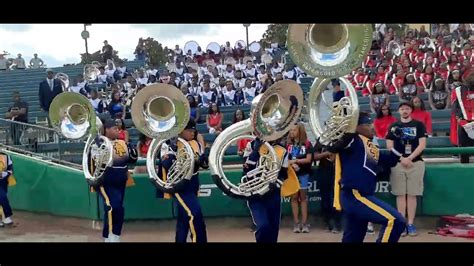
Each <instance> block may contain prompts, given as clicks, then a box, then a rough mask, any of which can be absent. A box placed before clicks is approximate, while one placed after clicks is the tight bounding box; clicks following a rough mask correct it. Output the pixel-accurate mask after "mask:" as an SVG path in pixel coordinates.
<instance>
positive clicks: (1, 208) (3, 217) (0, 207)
mask: <svg viewBox="0 0 474 266" xmlns="http://www.w3.org/2000/svg"><path fill="white" fill-rule="evenodd" d="M0 217H1V218H2V221H3V220H5V213H4V212H3V206H2V205H0Z"/></svg>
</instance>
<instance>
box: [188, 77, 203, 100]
mask: <svg viewBox="0 0 474 266" xmlns="http://www.w3.org/2000/svg"><path fill="white" fill-rule="evenodd" d="M188 90H189V94H190V95H192V96H194V98H195V99H196V101H197V102H199V101H198V99H199V94H200V93H201V90H202V89H201V86H199V83H198V78H197V77H193V78H192V80H191V86H189V87H188Z"/></svg>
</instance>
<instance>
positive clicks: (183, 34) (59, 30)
mask: <svg viewBox="0 0 474 266" xmlns="http://www.w3.org/2000/svg"><path fill="white" fill-rule="evenodd" d="M267 26H268V24H252V25H251V26H250V27H249V42H250V43H251V42H252V41H258V40H260V39H261V38H262V35H263V33H264V32H265V30H266V29H267ZM83 29H84V25H83V24H0V52H3V51H7V52H9V53H10V54H11V55H10V56H8V57H16V55H17V54H18V53H21V54H22V56H23V58H25V60H26V61H27V63H28V62H29V60H30V59H31V58H32V57H33V54H34V53H37V54H38V56H39V57H40V58H42V59H43V61H44V62H45V64H47V65H48V66H49V67H56V66H62V65H63V64H68V63H69V64H70V63H78V62H80V55H79V54H80V53H84V52H85V44H84V40H83V39H82V38H81V32H82V30H83ZM87 30H88V31H89V33H90V38H89V39H88V46H89V53H93V52H95V51H97V50H100V49H101V48H102V46H103V41H104V40H108V41H109V44H110V45H112V46H113V47H114V50H117V51H118V52H119V57H120V58H128V59H129V60H133V59H134V58H135V57H134V55H133V52H134V50H135V47H136V45H137V43H138V39H139V38H140V37H143V38H146V37H153V38H155V40H157V41H159V42H160V43H162V44H163V45H164V46H168V47H170V48H174V46H175V45H176V44H179V46H180V47H181V48H183V46H184V44H185V43H186V42H187V41H189V40H194V41H196V42H198V43H199V45H200V46H201V47H202V48H203V50H204V49H205V47H206V46H207V45H208V44H209V43H210V42H218V43H219V44H224V43H225V42H226V41H230V42H231V44H232V46H233V45H234V44H235V42H236V41H238V40H244V41H245V38H246V36H245V27H244V26H243V25H242V24H92V25H91V26H88V27H87ZM13 55H14V56H13Z"/></svg>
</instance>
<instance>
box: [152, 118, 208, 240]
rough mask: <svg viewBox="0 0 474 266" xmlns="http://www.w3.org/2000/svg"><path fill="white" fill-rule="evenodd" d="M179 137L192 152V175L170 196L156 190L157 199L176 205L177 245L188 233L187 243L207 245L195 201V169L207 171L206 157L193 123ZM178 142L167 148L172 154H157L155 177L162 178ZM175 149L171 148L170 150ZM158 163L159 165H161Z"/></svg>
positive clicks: (197, 180)
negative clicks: (189, 236) (170, 199)
mask: <svg viewBox="0 0 474 266" xmlns="http://www.w3.org/2000/svg"><path fill="white" fill-rule="evenodd" d="M179 137H181V138H183V139H184V140H186V141H187V142H188V143H189V145H191V148H192V149H193V151H194V156H195V164H194V173H193V176H192V177H191V179H190V180H185V181H184V182H185V183H184V184H183V185H182V186H181V187H180V188H179V189H178V190H177V191H176V192H175V193H173V194H168V193H162V192H161V191H160V190H158V189H157V194H156V195H157V197H158V198H168V199H169V198H171V197H173V198H174V199H175V203H176V206H177V211H178V215H177V221H176V236H175V241H176V242H177V243H185V242H186V239H187V238H188V234H189V232H191V241H192V242H193V243H205V242H207V233H206V224H205V222H204V216H203V215H202V210H201V205H200V204H199V200H198V192H199V168H200V167H202V168H205V169H207V168H208V161H207V156H206V155H205V153H204V147H203V146H202V144H201V143H200V141H198V139H199V137H198V136H197V130H196V123H195V122H194V121H193V120H189V121H188V124H187V125H186V127H185V129H184V130H183V131H182V132H181V133H180V134H179ZM180 145H182V144H181V143H180V142H178V144H177V145H169V146H170V147H171V149H172V150H173V152H171V153H168V154H161V157H160V158H161V159H162V160H160V163H159V164H158V175H159V176H162V177H163V179H165V178H166V173H167V172H168V171H169V169H170V168H171V166H172V164H173V162H174V161H175V160H176V155H175V154H176V152H177V150H179V147H180ZM173 146H175V147H174V148H172V147H173ZM161 161H162V162H161Z"/></svg>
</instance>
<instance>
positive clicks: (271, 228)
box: [242, 139, 299, 243]
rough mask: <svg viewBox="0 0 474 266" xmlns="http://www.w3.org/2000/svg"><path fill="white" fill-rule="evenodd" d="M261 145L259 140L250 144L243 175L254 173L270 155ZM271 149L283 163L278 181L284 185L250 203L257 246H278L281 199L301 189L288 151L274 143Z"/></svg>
mask: <svg viewBox="0 0 474 266" xmlns="http://www.w3.org/2000/svg"><path fill="white" fill-rule="evenodd" d="M262 144H263V142H262V141H260V140H259V139H255V140H254V141H252V142H251V148H252V151H251V152H250V154H249V155H248V157H246V158H245V164H244V170H243V172H242V176H244V175H246V174H247V173H248V172H249V171H252V170H254V169H255V168H256V167H257V166H258V162H259V160H260V157H261V156H262V155H263V154H265V153H267V152H268V151H267V148H266V146H265V145H262ZM272 147H273V148H274V149H275V152H276V153H277V156H278V159H279V161H280V163H281V169H280V171H279V173H278V179H279V180H281V181H284V182H283V185H282V187H281V188H280V186H279V185H276V184H275V185H273V187H272V188H271V190H270V191H269V192H267V193H266V194H264V195H263V196H255V197H252V198H250V199H248V200H247V206H248V207H249V209H250V215H251V216H252V220H253V222H254V224H255V226H256V227H257V228H256V231H255V239H256V241H257V243H265V242H266V243H276V242H277V241H278V233H279V230H280V220H281V196H282V195H283V196H288V195H291V194H294V193H295V192H296V191H298V190H299V182H298V178H297V176H296V174H295V172H294V170H293V169H290V168H288V153H287V151H286V148H285V147H284V146H283V145H280V144H278V143H274V144H273V145H272ZM289 177H291V178H289Z"/></svg>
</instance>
